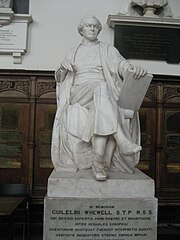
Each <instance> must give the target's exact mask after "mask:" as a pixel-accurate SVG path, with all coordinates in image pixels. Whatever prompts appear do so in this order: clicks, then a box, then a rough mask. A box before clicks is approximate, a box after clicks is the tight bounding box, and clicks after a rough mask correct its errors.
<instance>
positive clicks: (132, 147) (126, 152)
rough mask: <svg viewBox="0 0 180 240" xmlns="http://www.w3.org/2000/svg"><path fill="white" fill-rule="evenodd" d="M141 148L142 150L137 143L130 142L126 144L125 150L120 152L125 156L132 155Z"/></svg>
mask: <svg viewBox="0 0 180 240" xmlns="http://www.w3.org/2000/svg"><path fill="white" fill-rule="evenodd" d="M141 150H142V147H141V146H139V145H137V144H135V143H130V144H129V145H128V146H127V148H126V150H124V151H123V152H122V154H123V155H125V156H131V155H134V154H136V153H138V152H140V151H141Z"/></svg>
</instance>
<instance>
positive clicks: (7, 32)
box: [0, 14, 32, 63]
mask: <svg viewBox="0 0 180 240" xmlns="http://www.w3.org/2000/svg"><path fill="white" fill-rule="evenodd" d="M30 22H32V17H31V15H25V14H15V15H14V17H13V19H12V22H11V23H10V24H9V25H5V26H2V27H1V28H0V54H12V55H13V59H14V63H21V61H22V59H21V55H22V54H25V52H26V50H27V30H28V24H29V23H30Z"/></svg>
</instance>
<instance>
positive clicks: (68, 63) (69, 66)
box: [60, 60, 74, 72]
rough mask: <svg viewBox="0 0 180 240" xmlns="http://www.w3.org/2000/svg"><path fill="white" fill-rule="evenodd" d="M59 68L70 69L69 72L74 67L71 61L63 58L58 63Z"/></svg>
mask: <svg viewBox="0 0 180 240" xmlns="http://www.w3.org/2000/svg"><path fill="white" fill-rule="evenodd" d="M60 69H61V70H62V71H63V70H67V71H70V72H73V71H74V69H73V64H72V63H71V61H70V60H65V61H63V62H62V63H61V65H60Z"/></svg>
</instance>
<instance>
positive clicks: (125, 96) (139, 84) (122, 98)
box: [118, 71, 153, 112]
mask: <svg viewBox="0 0 180 240" xmlns="http://www.w3.org/2000/svg"><path fill="white" fill-rule="evenodd" d="M152 78H153V75H152V74H146V75H145V76H144V77H141V78H137V79H136V78H134V73H133V72H131V71H128V72H127V75H126V77H125V78H124V81H123V84H122V87H121V92H120V95H119V100H118V105H119V106H120V107H122V108H124V109H130V110H133V111H135V112H137V111H138V110H139V108H140V106H141V104H142V102H143V99H144V97H145V95H146V92H147V90H148V87H149V85H150V83H151V80H152Z"/></svg>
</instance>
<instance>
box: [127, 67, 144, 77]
mask: <svg viewBox="0 0 180 240" xmlns="http://www.w3.org/2000/svg"><path fill="white" fill-rule="evenodd" d="M131 70H132V71H133V72H134V78H140V77H143V76H145V75H146V73H147V70H146V69H144V68H142V67H140V66H132V69H131Z"/></svg>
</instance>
